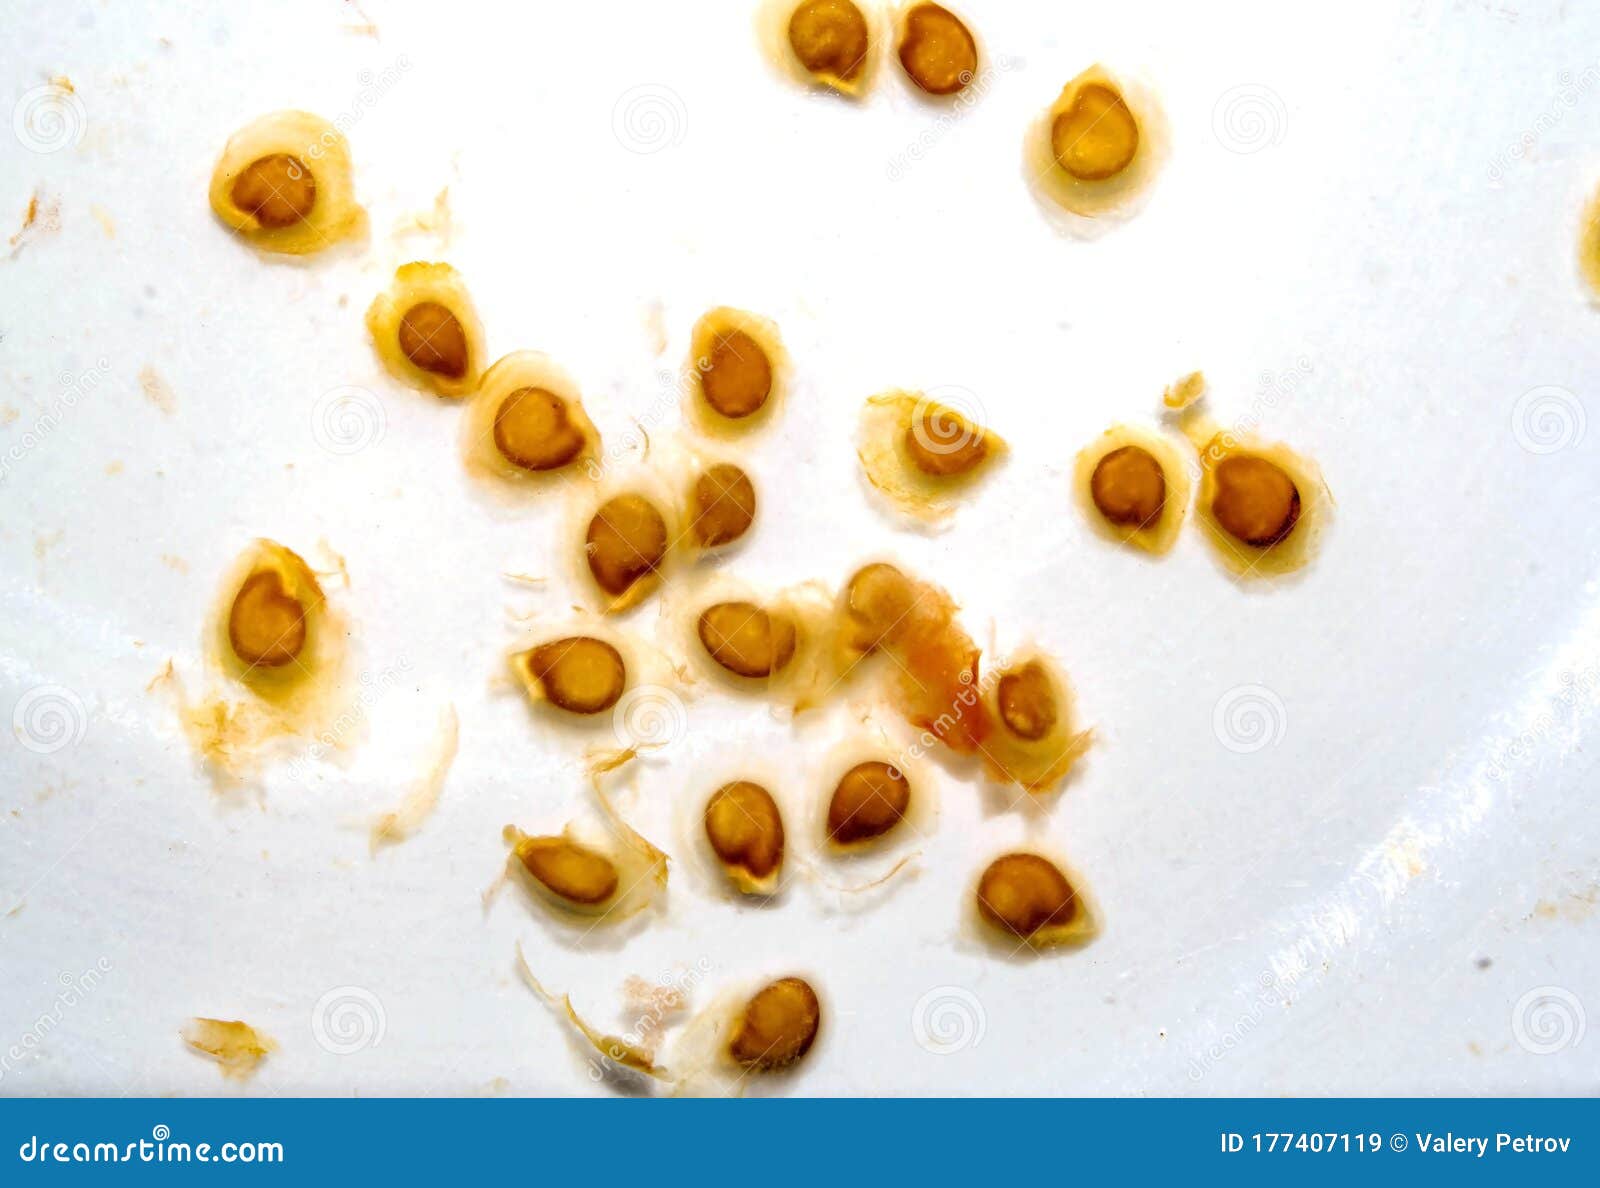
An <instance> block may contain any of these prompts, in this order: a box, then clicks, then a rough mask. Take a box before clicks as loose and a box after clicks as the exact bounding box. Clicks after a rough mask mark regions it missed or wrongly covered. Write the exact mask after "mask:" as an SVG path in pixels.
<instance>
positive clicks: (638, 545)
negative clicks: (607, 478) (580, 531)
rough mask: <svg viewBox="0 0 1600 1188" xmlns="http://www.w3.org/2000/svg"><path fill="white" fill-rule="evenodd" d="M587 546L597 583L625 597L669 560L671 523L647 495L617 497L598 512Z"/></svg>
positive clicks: (603, 588) (592, 522)
mask: <svg viewBox="0 0 1600 1188" xmlns="http://www.w3.org/2000/svg"><path fill="white" fill-rule="evenodd" d="M584 543H585V546H586V550H587V553H588V557H589V571H590V572H591V573H593V574H594V580H595V582H596V583H598V585H599V586H600V588H601V589H602V590H604V591H605V592H606V593H607V594H622V593H624V592H625V591H627V589H628V588H629V587H630V586H632V585H633V584H634V583H635V582H637V581H638V580H639V579H640V578H642V577H644V576H645V575H646V574H649V573H654V572H655V570H656V568H657V567H658V566H659V565H660V564H661V562H662V560H663V559H665V557H666V555H667V522H666V520H665V519H664V518H663V517H662V515H661V513H660V512H659V511H657V510H656V507H655V505H654V504H653V503H651V502H650V501H649V500H648V499H646V498H645V497H644V496H643V495H633V494H627V495H617V496H615V497H613V498H611V499H608V500H606V502H605V503H603V504H601V505H600V510H599V511H597V512H595V514H594V519H592V520H590V521H589V532H588V536H587V537H586V539H585V542H584Z"/></svg>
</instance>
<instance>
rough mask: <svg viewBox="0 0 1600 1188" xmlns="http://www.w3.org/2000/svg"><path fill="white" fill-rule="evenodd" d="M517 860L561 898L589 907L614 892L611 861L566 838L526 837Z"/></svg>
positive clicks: (615, 869) (521, 842)
mask: <svg viewBox="0 0 1600 1188" xmlns="http://www.w3.org/2000/svg"><path fill="white" fill-rule="evenodd" d="M516 853H517V858H518V860H519V861H521V863H522V865H523V866H524V867H525V868H526V869H527V871H528V873H529V874H530V875H532V876H533V877H534V878H536V879H538V880H539V882H540V883H542V884H543V885H544V886H545V887H547V888H549V889H550V891H551V892H552V893H553V894H555V895H557V896H559V897H560V898H562V899H565V900H568V901H569V902H571V903H576V904H582V905H583V906H585V907H592V906H594V905H595V904H600V903H604V902H605V901H606V900H608V899H610V898H611V897H612V896H613V895H615V894H616V891H617V868H616V867H615V866H614V865H613V864H612V862H611V859H609V858H607V857H606V856H605V855H604V854H600V853H597V852H596V851H594V850H591V849H589V848H588V847H587V846H580V845H579V844H578V843H577V842H574V841H571V840H569V839H567V838H565V837H525V838H523V839H522V840H521V841H519V842H517V849H516Z"/></svg>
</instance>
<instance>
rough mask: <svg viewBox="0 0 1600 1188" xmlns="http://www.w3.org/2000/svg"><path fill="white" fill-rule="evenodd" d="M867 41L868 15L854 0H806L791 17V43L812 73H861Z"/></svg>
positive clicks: (846, 76)
mask: <svg viewBox="0 0 1600 1188" xmlns="http://www.w3.org/2000/svg"><path fill="white" fill-rule="evenodd" d="M867 41H868V36H867V18H866V17H864V16H862V15H861V10H860V9H859V8H857V7H856V6H855V5H854V4H852V3H851V2H850V0H805V2H804V3H803V4H801V5H800V6H799V7H798V8H796V9H795V10H794V13H793V14H792V15H791V16H790V17H789V46H790V48H791V49H793V50H794V56H795V57H797V58H799V59H800V64H801V65H802V66H804V67H805V68H806V69H807V70H809V71H811V73H812V74H820V75H832V76H833V77H834V78H840V79H843V80H845V81H846V82H850V81H852V80H854V79H856V78H858V77H860V75H861V72H862V70H863V69H865V67H866V64H867Z"/></svg>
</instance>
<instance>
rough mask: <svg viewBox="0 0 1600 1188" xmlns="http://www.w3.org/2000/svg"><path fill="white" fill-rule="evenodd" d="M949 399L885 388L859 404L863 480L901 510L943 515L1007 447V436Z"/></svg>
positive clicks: (935, 517) (916, 516)
mask: <svg viewBox="0 0 1600 1188" xmlns="http://www.w3.org/2000/svg"><path fill="white" fill-rule="evenodd" d="M972 411H973V410H968V411H967V412H963V411H962V410H961V409H959V408H956V407H954V406H953V405H951V404H945V403H941V402H940V401H938V400H935V399H933V398H931V397H929V396H926V395H924V394H923V393H921V392H900V391H895V392H885V393H883V394H882V395H879V396H874V397H872V398H870V399H869V400H868V401H867V402H866V405H865V406H864V407H863V408H862V412H861V424H860V428H859V430H858V432H857V437H856V456H857V457H858V458H859V459H860V461H861V468H862V472H863V473H864V474H865V475H866V478H867V482H868V483H870V484H871V485H872V487H873V489H874V490H876V491H877V492H878V493H879V494H881V495H882V496H883V497H884V498H885V499H886V500H887V501H888V503H889V504H890V505H891V506H892V507H893V508H894V509H895V510H896V511H897V512H898V513H900V514H901V515H903V516H905V517H907V518H909V519H912V520H918V521H921V522H924V523H935V522H938V521H940V520H942V519H945V518H946V517H948V516H949V515H950V513H951V512H952V511H954V510H955V507H956V504H957V502H958V501H959V500H960V498H961V497H962V496H963V495H965V494H967V493H968V492H969V491H970V490H971V488H972V487H973V486H975V485H976V484H977V483H978V482H979V481H980V480H981V479H982V478H983V476H984V475H985V474H987V473H988V472H989V471H990V470H991V469H992V468H993V467H994V465H995V464H996V463H997V462H998V461H999V460H1000V459H1001V458H1002V457H1004V455H1005V453H1006V452H1007V446H1006V443H1005V441H1004V440H1003V439H1002V438H1001V437H1000V436H999V435H998V434H996V433H994V432H993V431H991V430H989V429H988V428H986V427H985V426H983V425H981V424H978V423H977V422H976V421H975V420H974V419H972V417H971V416H970V415H969V414H970V413H971V412H972Z"/></svg>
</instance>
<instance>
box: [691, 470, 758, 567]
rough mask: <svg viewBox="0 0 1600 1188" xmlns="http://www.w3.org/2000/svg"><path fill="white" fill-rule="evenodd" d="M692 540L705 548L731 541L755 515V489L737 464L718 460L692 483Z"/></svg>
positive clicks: (748, 477) (747, 527)
mask: <svg viewBox="0 0 1600 1188" xmlns="http://www.w3.org/2000/svg"><path fill="white" fill-rule="evenodd" d="M693 502H694V521H693V524H692V525H691V526H692V528H693V531H694V535H695V539H696V540H698V541H699V542H700V544H701V545H702V546H704V547H705V548H708V549H710V548H716V547H717V546H719V545H725V544H731V543H732V542H733V541H736V540H738V539H739V538H740V537H741V536H743V535H744V534H745V533H746V532H748V531H749V530H750V525H751V523H753V522H754V520H755V518H756V488H755V484H753V483H752V482H751V481H750V476H749V475H747V474H746V473H745V472H744V471H742V470H740V469H739V468H738V467H737V466H734V465H732V464H731V463H727V462H719V463H718V464H717V465H715V466H712V467H709V468H708V469H707V470H706V471H705V472H704V473H703V474H701V475H700V477H699V478H697V479H696V480H695V483H694V496H693Z"/></svg>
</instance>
